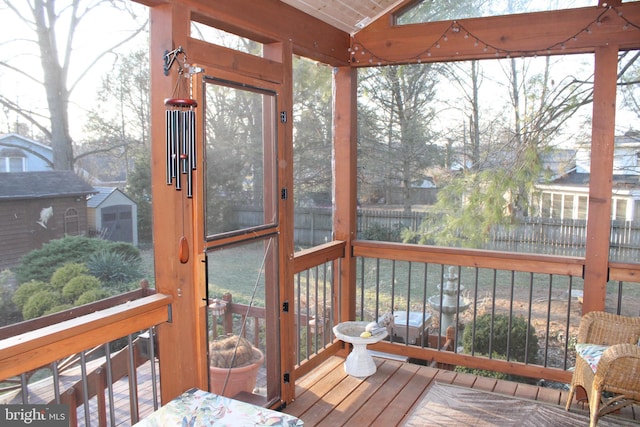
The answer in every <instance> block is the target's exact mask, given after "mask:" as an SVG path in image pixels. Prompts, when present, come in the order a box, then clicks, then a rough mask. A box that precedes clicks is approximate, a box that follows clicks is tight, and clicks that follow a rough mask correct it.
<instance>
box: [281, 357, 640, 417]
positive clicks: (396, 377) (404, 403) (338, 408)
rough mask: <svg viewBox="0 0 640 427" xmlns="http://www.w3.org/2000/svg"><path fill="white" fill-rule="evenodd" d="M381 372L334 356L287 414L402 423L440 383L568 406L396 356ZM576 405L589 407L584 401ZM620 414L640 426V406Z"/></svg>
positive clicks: (556, 396)
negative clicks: (356, 368)
mask: <svg viewBox="0 0 640 427" xmlns="http://www.w3.org/2000/svg"><path fill="white" fill-rule="evenodd" d="M375 361H376V366H378V370H377V372H376V374H375V375H372V376H371V377H368V378H366V379H357V378H353V377H350V376H348V375H347V374H345V372H344V369H343V366H342V364H343V362H344V359H343V358H341V357H339V356H334V357H332V358H329V359H328V360H327V361H326V362H325V363H324V364H322V365H321V366H319V367H318V368H317V369H315V370H314V371H312V372H310V373H309V374H307V375H306V376H304V377H302V378H300V379H299V380H298V382H297V386H296V393H297V396H296V400H295V401H294V402H292V403H290V404H289V405H288V406H287V407H286V408H285V409H284V410H283V412H285V413H288V414H291V415H295V416H296V417H299V418H300V419H301V420H303V421H304V425H305V427H313V426H319V427H337V426H372V427H389V426H401V425H402V424H403V422H404V420H405V419H406V418H407V417H408V416H409V414H410V413H411V412H412V410H413V408H414V406H416V405H417V404H418V403H419V402H420V401H421V400H422V398H423V397H424V395H425V394H426V393H427V392H428V390H429V388H430V387H431V385H432V384H433V383H434V382H436V381H438V382H441V383H447V384H453V385H456V386H461V387H467V388H472V389H477V390H482V391H488V392H494V393H500V394H504V395H507V396H513V397H517V398H521V399H529V400H538V401H541V402H545V403H547V404H553V405H558V406H560V407H562V408H563V407H564V405H565V402H566V399H567V394H568V393H567V391H565V390H560V389H554V388H548V387H538V386H535V385H531V384H522V383H515V382H511V381H506V380H497V379H495V378H487V377H476V376H475V375H470V374H466V373H457V372H454V371H447V370H440V369H436V368H431V367H428V366H421V365H415V364H410V363H404V362H399V361H394V360H388V359H381V358H375ZM572 408H575V409H580V410H584V406H583V405H582V404H580V403H574V404H573V405H572ZM619 415H620V416H623V417H625V418H630V419H635V420H637V421H638V422H639V424H640V410H639V407H638V406H634V407H630V408H625V409H624V410H623V411H621V413H620V414H619Z"/></svg>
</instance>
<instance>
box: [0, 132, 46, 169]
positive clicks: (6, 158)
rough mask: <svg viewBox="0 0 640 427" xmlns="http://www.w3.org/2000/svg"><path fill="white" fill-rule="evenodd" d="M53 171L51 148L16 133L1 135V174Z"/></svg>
mask: <svg viewBox="0 0 640 427" xmlns="http://www.w3.org/2000/svg"><path fill="white" fill-rule="evenodd" d="M50 170H53V151H52V150H51V147H48V146H46V145H44V144H41V143H39V142H36V141H34V140H32V139H29V138H26V137H24V136H21V135H17V134H15V133H9V134H4V135H0V172H41V171H50Z"/></svg>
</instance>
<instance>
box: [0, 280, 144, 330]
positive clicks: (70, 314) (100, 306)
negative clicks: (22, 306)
mask: <svg viewBox="0 0 640 427" xmlns="http://www.w3.org/2000/svg"><path fill="white" fill-rule="evenodd" d="M155 292H156V291H155V289H150V288H140V289H136V290H134V291H130V292H125V293H122V294H119V295H115V296H113V297H110V298H105V299H103V300H100V301H96V302H94V303H91V304H85V305H82V306H80V307H73V308H70V309H69V310H64V311H60V312H58V313H53V314H50V315H47V316H42V317H38V318H36V319H31V320H25V321H24V322H20V323H15V324H13V325H7V326H4V327H2V328H0V340H3V339H5V338H9V337H12V336H14V335H20V334H24V333H25V332H29V331H33V330H35V329H40V328H44V327H45V326H50V325H53V324H55V323H60V322H62V321H65V320H69V319H74V318H76V317H78V316H84V315H85V314H89V313H93V312H95V311H98V310H104V309H105V308H109V307H113V306H114V305H117V304H123V303H125V302H127V301H132V300H136V299H139V298H142V297H144V296H147V295H152V294H155Z"/></svg>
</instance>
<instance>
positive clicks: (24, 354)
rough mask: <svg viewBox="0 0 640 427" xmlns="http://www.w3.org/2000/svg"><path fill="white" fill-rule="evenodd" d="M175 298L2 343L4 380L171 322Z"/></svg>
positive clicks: (144, 301)
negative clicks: (171, 309) (172, 303)
mask: <svg viewBox="0 0 640 427" xmlns="http://www.w3.org/2000/svg"><path fill="white" fill-rule="evenodd" d="M171 301H172V298H171V297H170V296H168V295H163V294H155V295H151V296H148V297H144V298H140V299H138V300H135V301H130V302H128V303H125V304H122V305H119V306H116V307H112V308H108V309H106V310H102V311H98V312H95V313H91V314H87V315H85V316H81V317H78V318H75V319H71V320H67V321H64V322H61V323H58V324H56V325H51V326H47V327H44V328H41V329H38V330H35V331H31V332H26V333H24V334H21V335H17V336H14V337H11V338H7V339H4V340H2V341H0V378H2V379H5V378H9V377H12V376H15V375H19V374H21V373H23V372H27V371H30V370H32V369H36V368H39V367H41V366H44V365H47V364H49V363H51V362H53V361H55V360H59V359H62V358H64V357H67V356H70V355H72V354H75V353H78V352H80V351H83V350H86V349H88V348H91V347H95V346H97V345H100V344H104V343H106V342H110V341H113V340H115V339H117V338H121V337H123V336H126V335H128V334H131V333H134V332H137V331H140V330H142V329H146V328H149V327H151V326H155V325H158V324H160V323H164V322H167V321H168V320H169V317H170V316H169V306H170V304H171Z"/></svg>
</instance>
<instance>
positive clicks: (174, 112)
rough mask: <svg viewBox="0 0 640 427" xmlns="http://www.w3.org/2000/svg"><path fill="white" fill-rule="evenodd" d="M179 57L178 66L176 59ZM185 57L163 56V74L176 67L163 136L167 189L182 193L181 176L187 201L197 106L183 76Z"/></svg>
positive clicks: (179, 51)
mask: <svg viewBox="0 0 640 427" xmlns="http://www.w3.org/2000/svg"><path fill="white" fill-rule="evenodd" d="M180 55H182V63H180V59H179V58H178V57H179V56H180ZM186 60H187V55H186V53H185V52H184V50H183V49H182V47H178V48H177V49H174V50H172V51H171V52H168V51H167V52H166V53H165V54H164V63H165V66H164V74H165V75H166V76H168V75H169V70H170V69H171V66H172V65H173V64H174V63H175V64H177V67H178V79H177V80H176V86H175V88H174V91H173V97H172V98H166V99H165V100H164V105H165V107H166V108H167V110H166V113H165V114H166V115H165V117H166V131H167V133H166V135H167V185H172V184H174V181H175V186H176V190H182V179H181V176H182V175H186V185H187V197H189V198H191V197H192V196H193V182H192V180H193V176H192V175H193V174H192V172H193V171H194V170H195V169H196V132H195V130H196V114H195V108H196V107H197V106H198V102H197V101H196V100H195V99H192V98H191V97H190V96H191V85H190V83H191V80H190V77H191V75H190V73H186V74H185V66H187V64H186Z"/></svg>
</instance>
